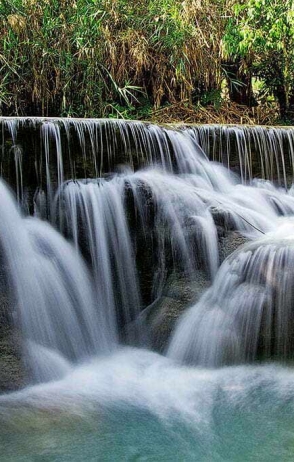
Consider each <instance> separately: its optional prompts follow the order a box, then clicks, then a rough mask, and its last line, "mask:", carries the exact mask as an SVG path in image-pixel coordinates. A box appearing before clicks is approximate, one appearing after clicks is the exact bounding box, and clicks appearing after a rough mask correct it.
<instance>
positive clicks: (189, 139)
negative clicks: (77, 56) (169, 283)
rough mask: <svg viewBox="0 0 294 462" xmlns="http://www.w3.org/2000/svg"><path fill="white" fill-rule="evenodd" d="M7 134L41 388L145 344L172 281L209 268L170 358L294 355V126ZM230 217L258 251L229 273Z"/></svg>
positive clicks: (100, 127)
mask: <svg viewBox="0 0 294 462" xmlns="http://www.w3.org/2000/svg"><path fill="white" fill-rule="evenodd" d="M0 125H1V143H0V144H1V146H2V151H1V152H2V154H1V175H2V177H3V179H4V180H6V181H7V182H9V184H10V185H11V186H12V187H13V188H14V190H15V194H16V200H17V203H18V205H16V203H15V202H14V200H13V199H12V197H11V194H10V193H9V192H8V191H7V189H6V186H5V184H4V182H1V190H0V193H1V197H3V199H2V200H1V205H0V216H1V224H0V230H1V233H0V235H1V238H0V242H1V249H2V251H3V254H4V258H5V259H6V262H7V266H8V268H9V274H10V277H11V281H12V285H13V288H14V293H15V298H16V306H17V310H16V311H17V312H16V319H17V322H18V323H19V325H20V327H21V330H22V333H23V338H24V344H25V348H24V351H25V352H26V357H27V360H28V362H29V363H30V367H31V368H32V369H33V371H34V374H35V377H36V379H37V380H41V381H42V380H47V379H50V378H54V374H53V375H52V371H53V370H55V371H61V370H62V369H64V370H67V367H68V365H69V364H76V363H80V362H82V361H84V360H85V358H90V357H93V356H95V355H99V354H104V353H105V352H109V351H112V350H113V349H114V348H115V347H116V346H117V345H118V344H119V343H120V342H124V343H128V344H133V345H135V344H136V345H137V344H141V345H142V343H143V345H144V342H145V340H146V339H145V337H144V332H142V330H143V331H145V326H144V323H143V325H142V322H138V323H137V320H138V319H139V318H140V313H141V311H142V310H143V309H144V308H145V307H146V306H147V305H150V304H151V303H152V302H153V301H154V300H155V299H157V298H158V297H160V296H161V294H162V290H163V287H164V285H165V282H166V280H167V278H168V276H169V275H171V274H182V275H185V277H191V276H193V275H195V274H197V272H198V271H199V270H201V271H202V270H204V271H205V273H206V274H207V278H208V279H209V280H210V281H211V282H212V286H211V288H210V289H209V290H208V291H207V292H206V293H205V294H204V295H203V297H202V298H201V300H200V301H199V303H198V304H197V305H196V306H195V307H194V308H191V309H190V311H188V312H187V313H185V314H184V316H183V319H182V320H181V321H180V322H179V324H178V327H177V329H176V332H175V333H174V335H173V338H172V340H171V344H170V347H169V350H168V354H169V356H171V357H172V358H176V359H178V360H180V361H187V362H189V363H195V364H201V365H204V366H219V365H223V364H227V363H240V362H247V361H252V360H254V359H257V358H261V357H266V358H269V357H274V356H278V357H282V358H289V357H292V355H293V351H294V345H292V343H293V342H292V330H293V329H292V324H293V320H292V311H291V303H292V298H293V297H292V292H291V277H290V276H289V274H290V270H289V268H291V261H292V243H291V239H285V238H284V237H281V235H280V232H278V231H277V230H279V229H280V227H281V220H282V219H283V220H286V221H287V220H289V218H287V217H291V216H293V214H294V194H293V189H292V188H291V187H289V186H290V181H291V178H292V173H293V141H294V131H293V129H291V128H289V129H287V128H275V129H274V128H261V127H245V128H240V127H231V126H227V127H225V126H223V127H221V126H195V127H174V128H172V127H159V126H156V125H153V124H147V123H142V122H125V121H114V120H91V119H88V120H87V119H85V120H74V119H38V118H14V119H9V118H1V119H0ZM255 172H257V173H255ZM254 176H257V177H258V176H259V178H253V177H254ZM269 179H271V180H274V182H273V181H272V182H271V181H269ZM28 215H33V217H28ZM220 219H221V221H222V222H223V223H225V227H227V228H228V229H230V230H235V231H237V232H239V233H241V234H242V235H243V236H246V238H247V239H249V240H250V241H252V243H251V244H248V245H247V247H246V246H245V247H244V248H241V249H239V251H238V252H237V253H235V254H233V255H231V256H230V257H229V258H228V259H227V260H226V261H225V262H224V263H223V265H222V266H221V267H220V268H219V234H218V233H219V229H218V222H219V220H220ZM289 235H291V233H290V232H289ZM287 236H288V235H287ZM272 268H274V270H273V269H272ZM270 274H271V276H270ZM273 279H276V281H275V282H273ZM278 289H281V290H278ZM44 363H47V364H48V368H44ZM49 365H50V367H49Z"/></svg>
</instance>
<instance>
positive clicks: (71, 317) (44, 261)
mask: <svg viewBox="0 0 294 462" xmlns="http://www.w3.org/2000/svg"><path fill="white" fill-rule="evenodd" d="M0 197H1V201H0V216H1V220H0V236H1V238H0V242H1V249H2V251H3V254H4V258H5V261H6V264H7V266H8V269H9V276H10V279H11V283H12V289H13V296H14V298H15V303H16V306H17V322H18V323H19V325H20V328H21V330H22V333H23V337H24V342H25V345H24V348H25V350H26V351H28V355H27V357H26V359H27V360H28V362H29V367H30V368H31V369H32V371H33V373H34V375H35V377H36V379H37V380H40V381H42V380H46V379H48V378H52V377H51V376H50V370H52V369H53V370H54V369H55V370H57V369H58V370H59V369H60V364H62V363H64V364H66V359H67V360H68V361H74V362H77V361H81V360H83V359H85V358H86V357H89V356H91V355H97V354H98V353H103V352H105V351H109V350H110V349H112V348H113V347H114V341H113V339H112V337H111V335H110V334H109V332H108V329H109V328H108V326H107V325H106V323H105V320H104V319H103V317H102V316H101V311H100V310H99V309H97V304H98V300H97V297H96V294H95V288H94V284H93V281H92V280H91V276H90V274H89V271H88V270H87V267H86V265H85V264H84V262H83V260H82V258H81V256H80V255H79V254H78V253H77V252H76V251H75V250H74V248H73V247H72V245H71V244H69V243H68V242H66V240H65V239H64V238H63V237H62V236H61V235H60V234H59V233H58V232H57V231H55V230H54V229H53V228H52V227H51V226H50V225H49V224H48V223H45V222H41V221H40V220H38V219H35V218H23V217H22V216H21V215H20V213H19V211H18V209H17V205H16V203H15V202H14V200H13V198H12V195H11V193H10V192H9V191H8V189H7V187H6V186H5V185H4V183H3V182H2V181H1V183H0ZM62 358H64V360H63V359H62ZM49 359H50V362H51V364H50V365H48V364H46V362H47V363H48V361H49ZM47 366H48V367H49V369H50V370H48V369H47ZM48 373H49V377H48V375H47V374H48Z"/></svg>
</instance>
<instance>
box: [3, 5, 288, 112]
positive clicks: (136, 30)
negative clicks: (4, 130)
mask: <svg viewBox="0 0 294 462" xmlns="http://www.w3.org/2000/svg"><path fill="white" fill-rule="evenodd" d="M0 18H1V19H0V111H1V112H2V114H5V115H7V114H10V115H22V114H26V115H30V114H35V115H64V116H81V117H83V116H96V117H101V116H118V117H121V116H123V117H140V118H148V117H150V116H151V111H152V110H153V109H154V108H155V109H156V108H160V107H163V106H168V105H173V104H178V103H179V102H183V103H186V104H188V105H189V107H191V105H192V106H193V105H194V106H195V105H202V106H205V105H209V104H213V105H214V107H217V106H218V105H220V104H221V102H222V99H223V98H224V97H228V96H226V94H225V92H224V86H225V87H226V88H228V94H229V97H230V98H231V100H232V101H235V102H236V103H238V104H246V105H247V106H251V105H253V104H257V101H256V96H253V89H252V78H253V77H255V78H258V79H260V81H261V82H262V85H261V87H262V91H263V93H264V94H265V90H266V91H267V92H268V95H269V96H270V95H273V96H274V97H275V98H276V99H277V101H278V102H279V103H280V105H283V108H282V110H281V114H282V115H283V116H284V117H286V116H288V115H289V111H288V109H289V107H290V102H291V95H292V85H293V78H292V75H293V74H292V66H293V63H294V60H293V51H292V50H293V49H294V48H293V43H292V41H293V38H292V33H293V25H292V19H293V7H292V2H290V1H289V0H286V1H282V0H279V1H278V0H276V1H272V0H249V1H246V2H236V1H233V0H185V1H182V0H181V1H179V0H140V1H139V0H132V1H129V0H1V2H0ZM258 18H260V19H258ZM276 19H279V25H278V26H277V30H276V29H275V21H276ZM275 34H278V36H277V37H276V35H275ZM272 74H274V77H275V79H276V81H277V83H273V78H272ZM281 86H284V99H285V98H286V102H284V100H283V101H282V99H281V96H280V92H279V89H280V88H281Z"/></svg>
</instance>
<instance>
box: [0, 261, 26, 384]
mask: <svg viewBox="0 0 294 462" xmlns="http://www.w3.org/2000/svg"><path fill="white" fill-rule="evenodd" d="M7 287H8V285H7V281H6V278H5V269H4V268H3V266H2V267H0V393H5V392H9V391H13V390H17V389H19V388H21V387H22V386H24V384H25V373H24V368H23V364H22V361H21V339H20V334H19V332H18V331H17V329H15V328H14V327H13V325H12V322H11V302H10V297H9V296H8V295H7Z"/></svg>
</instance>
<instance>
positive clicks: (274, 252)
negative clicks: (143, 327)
mask: <svg viewBox="0 0 294 462" xmlns="http://www.w3.org/2000/svg"><path fill="white" fill-rule="evenodd" d="M293 225H294V223H293V221H292V222H291V221H290V222H289V221H286V223H283V221H282V222H281V224H280V225H278V226H277V230H275V231H274V232H271V233H268V235H266V236H264V237H263V238H262V239H259V240H257V241H254V242H253V243H250V244H247V245H246V246H244V247H243V248H241V249H240V250H237V251H236V252H235V253H234V254H232V255H230V256H229V257H228V259H227V260H226V261H225V262H224V263H223V265H222V266H221V268H220V269H219V272H218V275H217V277H216V279H215V281H214V283H213V285H212V287H211V288H210V289H209V290H208V291H207V292H206V293H205V294H204V295H203V296H202V298H201V300H200V301H199V303H197V304H196V305H195V306H193V307H192V308H190V310H189V311H188V312H187V313H186V314H185V315H184V316H183V318H182V319H181V320H180V322H179V325H178V326H177V328H176V331H175V333H174V336H173V338H172V340H171V344H170V346H169V350H168V355H169V356H171V357H173V358H175V359H177V360H179V361H181V362H183V361H184V362H188V363H191V364H198V365H202V366H206V367H219V366H224V365H227V364H242V363H248V362H252V361H253V360H256V359H269V358H275V357H276V358H277V359H279V360H286V359H293V354H294V344H293V329H294V310H293V301H294V294H293V286H294V284H293V283H294V280H293V278H294V274H293V268H294V237H293V236H294V234H293V231H294V226H293Z"/></svg>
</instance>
